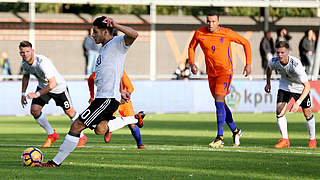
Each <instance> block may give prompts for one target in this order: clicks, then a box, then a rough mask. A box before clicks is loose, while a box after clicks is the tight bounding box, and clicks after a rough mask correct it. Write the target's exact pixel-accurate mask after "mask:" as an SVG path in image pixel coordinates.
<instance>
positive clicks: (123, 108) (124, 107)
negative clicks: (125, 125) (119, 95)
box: [113, 101, 134, 117]
mask: <svg viewBox="0 0 320 180" xmlns="http://www.w3.org/2000/svg"><path fill="white" fill-rule="evenodd" d="M118 111H119V114H120V115H121V117H128V116H133V115H134V110H133V106H132V102H131V101H129V102H127V103H124V104H120V105H119V107H118ZM116 114H117V111H115V112H114V113H113V116H116Z"/></svg>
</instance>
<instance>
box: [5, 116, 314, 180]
mask: <svg viewBox="0 0 320 180" xmlns="http://www.w3.org/2000/svg"><path fill="white" fill-rule="evenodd" d="M315 117H316V122H319V115H318V114H317V113H315ZM48 118H49V121H50V122H51V124H52V126H53V127H54V128H55V129H56V131H57V132H58V133H59V134H60V139H59V140H58V141H56V142H55V143H54V144H53V147H50V148H41V147H40V146H41V144H42V143H43V142H44V141H45V139H46V137H47V136H46V134H45V133H44V130H42V128H40V127H39V125H38V124H37V123H36V122H35V120H33V118H32V117H31V116H27V117H0V139H1V140H0V175H1V179H8V180H9V179H33V180H35V179H59V180H61V179H68V180H70V179H115V180H119V179H126V180H128V179H130V180H131V179H137V180H150V179H159V180H167V179H168V180H180V179H181V180H184V179H199V180H204V179H210V180H211V179H255V180H256V179H277V180H278V179H290V180H292V179H304V180H306V179H320V171H319V169H320V148H317V149H309V148H308V132H307V128H306V122H305V121H306V120H305V119H304V117H303V115H302V113H291V114H287V120H288V130H289V137H290V142H291V147H290V148H285V149H280V150H278V149H274V148H273V146H274V144H275V143H277V141H278V139H279V138H280V133H279V131H278V128H277V124H276V119H275V115H274V114H273V113H265V114H234V119H235V121H236V124H237V126H238V127H239V128H241V129H242V132H243V136H242V138H241V146H240V147H239V148H233V147H232V137H231V136H232V133H231V132H230V130H229V129H228V127H227V125H226V126H225V147H224V148H220V149H210V148H209V147H208V143H209V142H210V141H212V139H213V138H214V137H215V136H216V133H217V132H216V120H215V119H216V118H215V114H163V115H156V114H149V115H147V116H146V118H145V127H143V128H142V129H141V134H142V140H143V143H144V145H145V146H146V150H138V149H137V148H136V145H135V141H134V139H133V137H132V136H131V134H130V131H129V129H128V128H127V127H125V128H123V129H121V130H119V131H117V132H114V133H113V136H112V139H111V141H110V143H108V144H106V143H104V140H103V136H101V135H100V136H98V135H95V134H94V133H93V132H92V131H90V130H85V133H86V135H87V137H88V142H87V146H86V147H82V148H76V150H75V151H74V152H72V153H71V154H70V156H69V157H68V158H67V159H66V160H65V161H64V162H63V164H62V167H61V168H38V167H23V166H22V165H21V161H20V156H21V154H22V152H23V150H24V149H26V148H27V147H30V146H35V147H38V148H39V149H40V150H41V151H42V152H43V154H44V162H46V161H47V160H50V159H52V158H53V157H54V156H55V155H56V153H57V152H58V150H59V146H60V144H61V143H62V141H63V139H64V136H65V134H66V133H67V132H68V130H69V127H70V120H69V119H68V118H67V117H66V116H48ZM319 125H320V124H319V123H317V125H316V126H317V130H319ZM317 132H318V131H317ZM317 134H318V135H319V133H317Z"/></svg>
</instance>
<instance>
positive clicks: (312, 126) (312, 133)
mask: <svg viewBox="0 0 320 180" xmlns="http://www.w3.org/2000/svg"><path fill="white" fill-rule="evenodd" d="M306 119H307V128H308V131H309V139H316V120H315V119H314V116H313V114H312V115H311V116H310V117H309V118H306Z"/></svg>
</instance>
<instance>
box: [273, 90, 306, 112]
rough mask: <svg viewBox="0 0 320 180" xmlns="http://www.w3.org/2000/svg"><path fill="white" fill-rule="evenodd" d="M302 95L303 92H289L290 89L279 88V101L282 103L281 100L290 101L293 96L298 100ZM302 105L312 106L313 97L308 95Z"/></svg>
mask: <svg viewBox="0 0 320 180" xmlns="http://www.w3.org/2000/svg"><path fill="white" fill-rule="evenodd" d="M300 96H301V94H299V93H292V92H288V91H284V90H282V89H279V90H278V96H277V103H280V102H286V103H288V102H289V101H290V100H291V98H292V97H293V98H294V100H295V101H296V100H298V99H299V97H300ZM300 106H301V107H302V108H309V107H311V98H310V95H309V94H308V95H307V97H306V98H304V100H303V101H302V103H301V104H300Z"/></svg>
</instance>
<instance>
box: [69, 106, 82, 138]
mask: <svg viewBox="0 0 320 180" xmlns="http://www.w3.org/2000/svg"><path fill="white" fill-rule="evenodd" d="M78 117H79V113H78V112H77V111H74V115H73V117H72V118H70V119H71V122H73V121H75V120H76V119H78ZM82 136H84V133H83V131H81V133H80V137H82Z"/></svg>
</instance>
